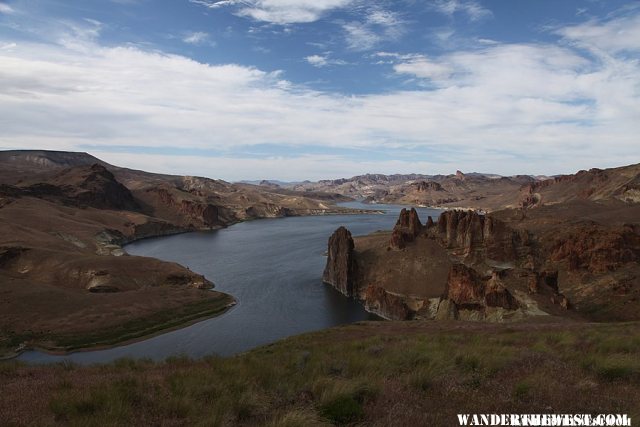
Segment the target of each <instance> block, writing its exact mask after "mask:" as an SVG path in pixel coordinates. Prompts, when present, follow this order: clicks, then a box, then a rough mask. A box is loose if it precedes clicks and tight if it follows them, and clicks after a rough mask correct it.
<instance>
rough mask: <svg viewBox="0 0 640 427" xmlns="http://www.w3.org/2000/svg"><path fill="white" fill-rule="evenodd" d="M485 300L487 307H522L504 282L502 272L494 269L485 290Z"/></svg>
mask: <svg viewBox="0 0 640 427" xmlns="http://www.w3.org/2000/svg"><path fill="white" fill-rule="evenodd" d="M484 301H485V304H486V306H487V307H502V308H504V309H507V310H516V309H518V308H519V307H520V304H518V301H517V300H516V299H515V298H514V297H513V295H511V292H509V290H508V289H507V288H506V287H505V286H504V285H503V284H502V281H501V278H500V273H499V272H496V271H494V272H493V274H492V276H491V279H489V282H488V283H487V286H486V287H485V290H484Z"/></svg>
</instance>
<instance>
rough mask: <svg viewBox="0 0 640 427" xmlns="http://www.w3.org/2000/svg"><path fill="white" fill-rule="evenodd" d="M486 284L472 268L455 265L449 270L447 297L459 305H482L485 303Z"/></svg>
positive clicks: (446, 288)
mask: <svg viewBox="0 0 640 427" xmlns="http://www.w3.org/2000/svg"><path fill="white" fill-rule="evenodd" d="M484 288H485V284H484V281H483V280H482V278H481V277H480V276H479V275H478V273H476V271H475V270H474V269H472V268H469V267H467V266H466V265H464V264H454V265H452V266H451V269H450V270H449V277H448V278H447V284H446V287H445V291H444V294H445V297H446V298H447V299H449V300H451V301H453V302H454V303H456V304H457V305H481V304H482V303H483V302H484Z"/></svg>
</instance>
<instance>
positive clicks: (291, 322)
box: [19, 202, 440, 364]
mask: <svg viewBox="0 0 640 427" xmlns="http://www.w3.org/2000/svg"><path fill="white" fill-rule="evenodd" d="M341 206H346V207H352V208H357V209H372V210H381V211H383V212H384V213H383V214H359V215H327V216H310V217H289V218H278V219H261V220H256V221H249V222H243V223H239V224H236V225H233V226H231V227H228V228H225V229H222V230H216V231H209V232H194V233H186V234H179V235H175V236H168V237H158V238H152V239H145V240H141V241H138V242H134V243H131V244H129V245H127V246H126V248H125V249H126V251H127V252H128V253H129V254H131V255H141V256H148V257H154V258H159V259H162V260H165V261H174V262H177V263H179V264H182V265H184V266H186V267H189V268H190V269H191V270H192V271H195V272H197V273H200V274H204V275H205V276H206V277H207V279H209V280H211V281H213V282H214V283H215V285H216V288H215V289H216V290H219V291H222V292H226V293H228V294H231V295H233V296H234V297H235V298H236V300H237V301H238V304H237V305H236V306H235V307H234V308H233V309H231V310H230V311H228V312H227V313H225V314H223V315H221V316H219V317H215V318H212V319H207V320H204V321H201V322H198V323H196V324H193V325H191V326H188V327H185V328H182V329H178V330H175V331H170V332H167V333H164V334H161V335H158V336H155V337H152V338H149V339H146V340H144V341H139V342H135V343H132V344H128V345H123V346H119V347H115V348H111V349H106V350H95V351H85V352H76V353H72V354H69V355H65V356H54V355H48V354H46V353H42V352H39V351H28V352H25V353H23V354H21V355H20V357H19V360H22V361H25V362H31V363H50V362H59V361H63V360H71V361H73V362H76V363H80V364H88V363H102V362H109V361H113V360H115V359H118V358H122V357H131V358H151V359H154V360H162V359H165V358H167V357H169V356H179V355H186V356H189V357H194V358H197V357H202V356H206V355H211V354H218V355H220V356H229V355H233V354H236V353H239V352H243V351H246V350H249V349H252V348H255V347H257V346H260V345H264V344H268V343H271V342H274V341H277V340H279V339H282V338H285V337H288V336H291V335H296V334H301V333H304V332H309V331H315V330H319V329H324V328H330V327H332V326H337V325H342V324H346V323H353V322H357V321H360V320H367V319H375V318H376V317H375V316H373V315H371V314H369V313H367V312H366V311H365V310H364V309H363V308H362V306H361V305H360V304H359V303H357V302H356V301H354V300H352V299H349V298H346V297H344V296H343V295H342V294H340V293H339V292H337V291H336V290H334V289H333V288H332V287H330V286H327V285H324V284H323V283H322V280H321V278H322V272H323V270H324V266H325V263H326V256H325V253H326V251H327V241H328V239H329V236H330V235H331V233H333V231H335V229H336V228H338V227H339V226H341V225H344V226H345V227H347V228H348V229H349V230H350V231H351V233H352V234H353V235H354V236H358V235H364V234H369V233H371V232H374V231H377V230H389V229H391V228H393V225H394V224H395V222H396V220H397V218H398V214H399V212H400V209H402V206H394V205H363V204H361V203H357V202H351V203H344V204H341ZM418 212H419V215H420V219H421V221H422V222H423V223H424V222H425V221H426V219H427V215H431V216H433V217H434V220H435V219H436V217H437V216H438V215H439V213H440V211H439V210H436V209H426V208H420V209H418Z"/></svg>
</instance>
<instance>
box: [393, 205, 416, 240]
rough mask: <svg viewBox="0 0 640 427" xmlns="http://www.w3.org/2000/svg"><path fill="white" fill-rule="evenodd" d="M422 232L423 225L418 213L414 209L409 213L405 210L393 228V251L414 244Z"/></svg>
mask: <svg viewBox="0 0 640 427" xmlns="http://www.w3.org/2000/svg"><path fill="white" fill-rule="evenodd" d="M421 231H422V223H421V222H420V218H418V212H417V211H416V210H415V209H414V208H411V210H409V211H408V210H406V209H404V208H403V209H402V211H401V212H400V217H399V218H398V221H397V222H396V225H395V227H393V232H392V233H391V240H390V242H389V246H390V247H391V248H393V249H402V248H404V247H405V246H406V245H407V243H409V242H413V240H414V239H415V238H416V237H417V236H418V234H420V232H421Z"/></svg>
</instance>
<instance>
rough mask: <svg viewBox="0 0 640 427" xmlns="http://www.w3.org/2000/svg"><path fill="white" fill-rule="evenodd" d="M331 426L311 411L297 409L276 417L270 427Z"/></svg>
mask: <svg viewBox="0 0 640 427" xmlns="http://www.w3.org/2000/svg"><path fill="white" fill-rule="evenodd" d="M328 425H330V424H329V423H327V422H326V421H323V420H322V419H321V418H320V416H319V415H318V414H316V413H315V412H314V411H312V410H310V409H295V410H293V411H290V412H287V413H286V414H284V415H281V416H278V417H276V418H275V419H274V420H273V421H271V422H270V423H269V424H267V426H268V427H323V426H328Z"/></svg>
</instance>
